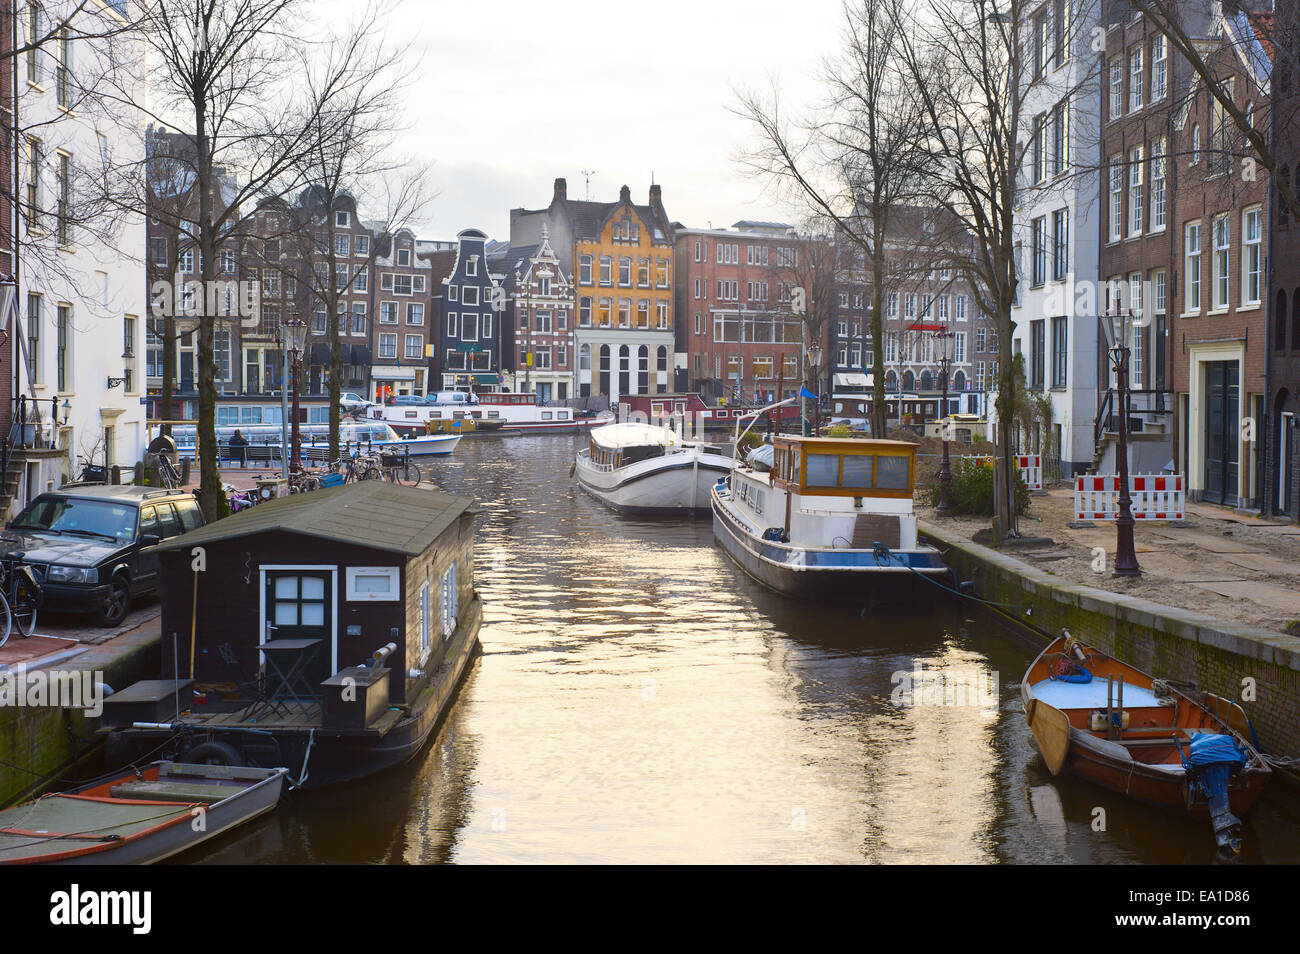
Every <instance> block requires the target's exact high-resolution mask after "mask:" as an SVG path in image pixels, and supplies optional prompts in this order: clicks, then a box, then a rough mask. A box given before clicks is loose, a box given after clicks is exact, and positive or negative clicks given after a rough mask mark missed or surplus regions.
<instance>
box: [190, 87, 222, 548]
mask: <svg viewBox="0 0 1300 954" xmlns="http://www.w3.org/2000/svg"><path fill="white" fill-rule="evenodd" d="M204 107H205V103H204V101H203V100H202V99H200V98H197V97H196V101H195V110H194V112H195V117H194V118H195V124H194V128H195V129H196V130H197V131H198V150H197V153H198V155H197V160H198V161H197V162H196V163H195V165H196V166H197V170H196V171H197V173H198V176H197V178H198V186H199V228H198V232H199V256H200V259H201V261H200V262H199V277H200V279H201V281H200V286H199V292H198V296H197V297H198V299H199V302H200V303H199V305H198V309H197V310H198V313H199V320H198V332H199V341H198V349H197V353H196V355H195V359H196V360H197V361H198V365H199V367H198V391H199V417H198V427H197V429H196V430H197V432H198V433H197V437H198V440H197V441H196V442H195V444H196V447H197V453H198V458H199V503H200V504H201V505H202V506H203V517H204V519H205V520H206V521H208V522H209V523H211V522H212V521H214V520H216V519H217V518H218V517H219V516H220V515H221V508H220V506H219V504H218V500H219V498H220V497H221V494H222V490H221V473H220V471H218V469H217V427H216V425H217V376H216V362H215V361H213V352H214V350H215V349H214V347H213V345H214V339H215V335H214V333H213V329H214V323H215V322H214V316H212V315H209V314H207V298H208V295H207V292H206V289H208V288H210V287H211V283H212V282H213V281H214V280H215V279H216V266H217V257H216V246H217V236H216V229H215V228H214V227H213V222H212V197H213V188H212V186H213V182H214V179H215V175H214V173H213V169H212V155H211V150H210V148H209V147H210V144H209V142H208V137H207V135H206V132H205V130H206V124H207V115H206V109H205V108H204Z"/></svg>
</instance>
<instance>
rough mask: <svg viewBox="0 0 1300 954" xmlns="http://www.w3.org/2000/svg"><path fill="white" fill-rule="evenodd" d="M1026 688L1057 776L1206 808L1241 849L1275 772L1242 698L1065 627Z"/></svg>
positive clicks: (1219, 832)
mask: <svg viewBox="0 0 1300 954" xmlns="http://www.w3.org/2000/svg"><path fill="white" fill-rule="evenodd" d="M1020 695H1021V700H1022V701H1023V702H1024V707H1025V719H1026V721H1027V722H1028V723H1029V729H1030V732H1031V733H1032V734H1033V737H1034V743H1035V745H1036V746H1037V747H1038V751H1039V752H1040V753H1041V754H1042V756H1043V761H1044V762H1045V763H1046V764H1047V768H1048V770H1049V771H1050V772H1051V773H1052V774H1053V775H1059V774H1060V773H1061V772H1063V771H1068V772H1071V773H1073V774H1075V775H1078V776H1080V777H1082V778H1085V779H1087V780H1088V781H1091V782H1094V783H1096V784H1098V785H1101V786H1104V787H1105V788H1108V789H1110V790H1111V791H1113V792H1118V793H1119V794H1121V795H1125V796H1127V797H1129V798H1132V799H1134V800H1136V801H1140V802H1145V803H1147V804H1150V805H1156V806H1159V807H1161V808H1168V809H1173V810H1175V811H1179V812H1186V813H1188V814H1190V815H1193V816H1197V817H1202V818H1203V817H1206V816H1209V818H1210V819H1211V822H1212V825H1213V828H1214V834H1215V841H1216V843H1217V844H1218V846H1219V848H1220V849H1221V850H1223V851H1224V852H1227V853H1232V854H1235V853H1236V852H1237V851H1239V850H1240V848H1241V819H1242V818H1244V817H1245V816H1246V815H1247V814H1248V813H1249V812H1250V810H1251V809H1252V808H1253V807H1254V806H1255V802H1256V801H1258V799H1259V796H1260V793H1261V792H1262V790H1263V788H1264V786H1265V785H1266V784H1267V783H1268V781H1269V779H1270V778H1271V776H1272V770H1271V769H1270V768H1269V765H1268V763H1267V762H1266V761H1265V760H1264V758H1263V756H1261V755H1260V753H1259V752H1258V751H1257V750H1256V748H1255V746H1254V745H1253V744H1251V742H1250V741H1249V739H1250V737H1251V735H1252V733H1251V730H1250V723H1249V722H1248V721H1247V719H1246V714H1245V712H1244V711H1243V710H1242V708H1241V706H1239V705H1238V704H1237V703H1235V702H1231V701H1229V700H1227V699H1224V698H1222V697H1221V696H1216V695H1214V694H1213V693H1210V692H1203V691H1202V692H1198V691H1196V690H1194V689H1191V688H1189V687H1180V686H1179V685H1178V684H1175V683H1173V682H1169V681H1165V680H1160V679H1156V678H1154V677H1152V676H1150V675H1149V674H1147V673H1145V672H1143V671H1142V670H1140V669H1137V668H1136V667H1134V666H1130V665H1128V664H1127V663H1124V662H1120V661H1119V660H1118V659H1115V658H1114V657H1113V656H1109V655H1107V654H1106V653H1103V652H1101V651H1100V650H1098V649H1094V648H1093V647H1091V646H1085V645H1083V644H1082V643H1080V642H1079V641H1077V640H1076V639H1074V638H1073V637H1071V636H1069V635H1064V636H1061V637H1060V638H1058V639H1056V640H1054V641H1053V642H1052V643H1051V644H1050V645H1049V646H1048V647H1047V648H1046V649H1044V650H1043V651H1042V653H1040V654H1039V656H1038V658H1037V659H1035V660H1034V662H1033V664H1032V665H1030V667H1029V670H1028V671H1027V672H1026V673H1025V678H1024V679H1023V680H1022V682H1021V684H1020Z"/></svg>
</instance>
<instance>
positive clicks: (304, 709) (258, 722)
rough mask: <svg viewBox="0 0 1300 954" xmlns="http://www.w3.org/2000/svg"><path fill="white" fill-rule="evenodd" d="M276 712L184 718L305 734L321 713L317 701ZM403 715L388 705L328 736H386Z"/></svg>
mask: <svg viewBox="0 0 1300 954" xmlns="http://www.w3.org/2000/svg"><path fill="white" fill-rule="evenodd" d="M277 709H278V711H271V710H264V711H262V712H260V713H258V714H257V715H256V716H255V717H254V718H251V719H250V718H248V717H247V716H246V715H245V710H242V709H241V710H238V711H235V712H210V713H204V712H199V713H193V714H191V715H189V716H186V717H185V718H184V719H183V721H184V722H186V723H188V724H190V725H202V726H208V727H211V728H214V729H216V728H244V729H267V730H275V731H278V732H289V733H307V732H311V731H313V730H316V731H319V730H320V729H321V726H322V719H323V715H322V712H321V706H320V703H318V702H309V703H303V704H298V703H281V704H280V705H279V706H278V707H277ZM405 714H406V710H404V709H401V708H390V709H389V710H388V711H387V712H385V713H384V714H383V715H381V716H380V717H379V718H378V719H376V720H375V721H374V722H373V723H371V724H370V725H368V726H366V727H365V728H364V729H330V730H329V734H330V735H386V734H387V733H388V730H389V729H391V728H392V727H393V726H394V725H396V724H397V722H398V720H399V719H401V718H402V717H403V716H404V715H405Z"/></svg>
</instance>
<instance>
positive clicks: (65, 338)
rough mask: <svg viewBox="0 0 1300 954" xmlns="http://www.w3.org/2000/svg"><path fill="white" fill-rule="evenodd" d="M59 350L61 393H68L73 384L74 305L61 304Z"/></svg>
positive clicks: (59, 385) (58, 363) (59, 383)
mask: <svg viewBox="0 0 1300 954" xmlns="http://www.w3.org/2000/svg"><path fill="white" fill-rule="evenodd" d="M57 335H58V341H57V352H56V358H55V366H56V368H57V371H58V388H59V393H60V394H63V393H66V392H67V391H68V390H69V388H70V386H71V384H72V306H71V305H60V306H59V312H58V328H57Z"/></svg>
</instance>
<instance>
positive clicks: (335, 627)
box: [257, 563, 339, 676]
mask: <svg viewBox="0 0 1300 954" xmlns="http://www.w3.org/2000/svg"><path fill="white" fill-rule="evenodd" d="M267 570H328V571H329V574H330V591H331V592H330V671H329V675H331V676H332V675H334V673H336V672H338V671H339V568H338V567H337V566H335V565H334V564H330V563H263V564H261V565H259V566H258V568H257V582H258V596H257V617H258V621H259V622H258V625H259V627H260V629H261V632H259V633H258V642H259V643H264V642H266V622H267V620H266V571H267ZM258 655H259V656H264V655H265V654H264V653H263V652H262V651H261V650H260V649H259V650H258Z"/></svg>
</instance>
